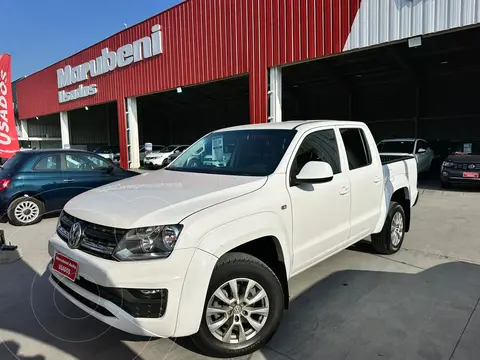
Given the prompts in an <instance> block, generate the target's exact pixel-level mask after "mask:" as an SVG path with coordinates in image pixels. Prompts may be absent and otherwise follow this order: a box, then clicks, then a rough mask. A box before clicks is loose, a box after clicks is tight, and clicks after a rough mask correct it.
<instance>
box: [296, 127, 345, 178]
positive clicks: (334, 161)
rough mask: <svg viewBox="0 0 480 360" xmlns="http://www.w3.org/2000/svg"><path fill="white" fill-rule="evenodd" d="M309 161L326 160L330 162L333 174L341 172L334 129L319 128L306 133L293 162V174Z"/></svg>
mask: <svg viewBox="0 0 480 360" xmlns="http://www.w3.org/2000/svg"><path fill="white" fill-rule="evenodd" d="M309 161H323V162H326V163H328V164H330V166H331V167H332V170H333V173H334V174H338V173H340V172H341V167H340V156H339V154H338V145H337V139H336V137H335V131H333V130H321V131H316V132H314V133H312V134H309V135H307V137H306V138H305V139H304V140H303V142H302V144H301V145H300V148H299V149H298V152H297V155H296V156H295V163H294V164H293V166H294V173H295V175H298V173H299V172H300V170H302V168H303V167H304V166H305V164H306V163H307V162H309Z"/></svg>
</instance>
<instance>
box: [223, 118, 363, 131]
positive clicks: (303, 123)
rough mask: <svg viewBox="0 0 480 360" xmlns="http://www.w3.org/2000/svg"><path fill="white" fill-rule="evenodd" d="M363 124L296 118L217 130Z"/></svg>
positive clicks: (283, 128) (289, 128) (292, 128)
mask: <svg viewBox="0 0 480 360" xmlns="http://www.w3.org/2000/svg"><path fill="white" fill-rule="evenodd" d="M360 124H363V123H362V122H359V121H345V120H295V121H284V122H271V123H266V124H249V125H238V126H232V127H228V128H224V129H219V130H216V131H215V132H219V131H237V130H294V129H296V128H298V127H302V128H305V129H308V128H313V127H316V126H318V125H322V126H342V125H343V126H344V125H350V126H358V125H360Z"/></svg>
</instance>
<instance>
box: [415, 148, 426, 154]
mask: <svg viewBox="0 0 480 360" xmlns="http://www.w3.org/2000/svg"><path fill="white" fill-rule="evenodd" d="M426 152H427V150H425V149H423V148H420V149H418V150H417V154H424V153H426Z"/></svg>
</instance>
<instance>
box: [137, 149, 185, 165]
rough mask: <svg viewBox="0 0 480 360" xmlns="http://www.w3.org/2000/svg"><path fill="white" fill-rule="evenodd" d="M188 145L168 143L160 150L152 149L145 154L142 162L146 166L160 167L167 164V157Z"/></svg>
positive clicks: (179, 151)
mask: <svg viewBox="0 0 480 360" xmlns="http://www.w3.org/2000/svg"><path fill="white" fill-rule="evenodd" d="M188 147H189V145H170V146H167V147H164V148H163V149H161V150H156V151H155V150H154V151H152V152H151V153H149V154H146V155H145V158H144V160H143V164H144V165H145V166H146V167H156V168H158V167H162V166H165V165H167V164H168V161H167V159H168V157H169V156H170V155H172V154H175V153H181V152H182V151H183V150H185V149H187V148H188Z"/></svg>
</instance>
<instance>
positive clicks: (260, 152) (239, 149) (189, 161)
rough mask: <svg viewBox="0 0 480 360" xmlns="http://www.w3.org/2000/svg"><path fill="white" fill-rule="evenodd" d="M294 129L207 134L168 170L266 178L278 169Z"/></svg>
mask: <svg viewBox="0 0 480 360" xmlns="http://www.w3.org/2000/svg"><path fill="white" fill-rule="evenodd" d="M295 134H296V131H295V130H238V131H222V132H215V133H211V134H208V135H206V136H205V137H203V138H201V139H200V140H198V141H197V142H196V143H195V144H194V145H193V146H191V147H190V148H189V149H188V150H185V151H184V152H183V153H182V154H181V155H179V156H178V157H177V158H176V159H175V160H174V161H173V162H172V163H171V164H170V165H169V166H168V167H167V168H166V170H174V171H186V172H194V173H209V174H226V175H242V176H267V175H270V174H272V173H273V172H274V171H275V169H276V168H277V166H278V164H279V163H280V160H281V159H282V157H283V155H284V154H285V151H286V150H287V148H288V146H289V145H290V143H291V141H292V139H293V137H294V136H295Z"/></svg>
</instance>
